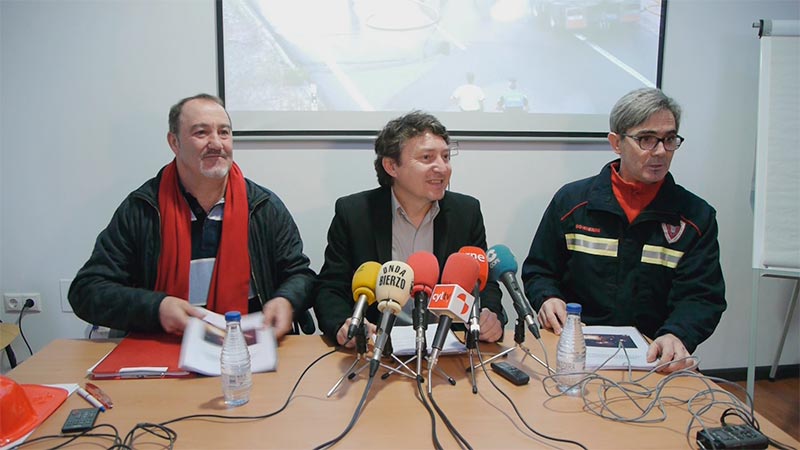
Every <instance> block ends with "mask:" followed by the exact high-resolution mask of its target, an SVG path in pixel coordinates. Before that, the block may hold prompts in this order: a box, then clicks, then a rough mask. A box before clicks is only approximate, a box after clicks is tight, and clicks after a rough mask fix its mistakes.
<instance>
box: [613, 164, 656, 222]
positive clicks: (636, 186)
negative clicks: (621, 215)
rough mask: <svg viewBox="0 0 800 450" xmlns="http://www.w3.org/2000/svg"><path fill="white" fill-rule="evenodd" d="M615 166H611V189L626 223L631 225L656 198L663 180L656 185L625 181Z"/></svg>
mask: <svg viewBox="0 0 800 450" xmlns="http://www.w3.org/2000/svg"><path fill="white" fill-rule="evenodd" d="M617 170H618V166H617V164H613V165H612V166H611V189H612V190H613V191H614V197H616V198H617V201H618V202H619V206H621V207H622V210H623V211H625V215H626V216H627V217H628V223H633V221H634V219H636V218H637V217H639V213H640V212H642V210H644V209H645V208H646V207H647V205H649V204H650V202H652V201H653V199H654V198H656V194H658V190H659V189H661V185H662V184H664V178H662V179H661V181H659V182H658V183H653V184H647V183H642V182H639V181H625V180H623V179H622V177H621V176H620V175H619V173H618V172H617Z"/></svg>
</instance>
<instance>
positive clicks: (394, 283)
mask: <svg viewBox="0 0 800 450" xmlns="http://www.w3.org/2000/svg"><path fill="white" fill-rule="evenodd" d="M413 285H414V270H413V269H411V267H410V266H409V265H408V264H406V263H404V262H402V261H389V262H386V263H384V264H383V265H382V266H381V269H380V271H379V272H378V281H377V285H376V286H375V296H376V297H377V299H378V311H380V312H381V321H380V325H379V326H378V332H377V335H376V337H375V348H374V350H373V355H372V361H370V366H369V376H370V377H373V376H375V373H376V372H377V371H378V366H379V365H380V361H381V355H382V354H383V351H384V348H385V347H386V342H387V341H388V340H389V336H390V335H391V333H392V327H393V326H394V321H395V319H396V318H397V314H399V313H400V310H402V309H403V306H405V304H406V303H407V302H408V299H409V297H410V296H411V288H412V287H413Z"/></svg>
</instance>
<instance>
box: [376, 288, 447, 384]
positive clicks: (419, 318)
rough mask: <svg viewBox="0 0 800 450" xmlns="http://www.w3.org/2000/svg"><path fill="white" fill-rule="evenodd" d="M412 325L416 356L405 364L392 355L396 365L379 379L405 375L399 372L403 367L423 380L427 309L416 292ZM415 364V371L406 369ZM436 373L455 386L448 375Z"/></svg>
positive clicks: (443, 372) (420, 295) (426, 344)
mask: <svg viewBox="0 0 800 450" xmlns="http://www.w3.org/2000/svg"><path fill="white" fill-rule="evenodd" d="M413 325H414V331H415V332H416V350H417V353H416V355H414V356H412V357H411V358H409V359H407V360H406V361H405V362H403V361H400V360H399V359H398V358H397V357H396V356H394V355H392V358H394V359H395V360H397V362H398V365H397V366H396V367H394V368H388V370H389V371H388V372H386V373H384V374H383V375H381V379H383V380H385V379H387V378H389V376H391V375H392V373H394V372H398V373H400V374H401V375H407V374H406V373H404V372H402V371H400V368H401V367H404V368H405V369H406V370H408V371H409V372H410V373H412V374H413V375H414V378H417V377H419V378H420V380H421V381H424V380H425V379H424V378H422V373H423V372H422V370H423V369H422V361H423V360H425V361H426V362H427V361H428V343H427V336H426V334H425V332H426V330H427V329H428V309H427V308H426V307H425V299H424V298H423V292H417V293H416V294H415V295H414V315H413ZM415 360H416V362H417V364H416V368H417V371H416V372H414V371H413V370H411V369H410V368H409V367H408V364H411V362H413V361H415ZM436 371H437V373H439V374H440V375H441V376H442V377H444V378H445V379H446V380H447V381H448V382H449V383H450V384H452V385H453V386H455V384H456V380H455V379H454V378H453V377H451V376H450V375H448V374H447V373H446V372H445V371H444V370H442V369H441V368H439V367H436Z"/></svg>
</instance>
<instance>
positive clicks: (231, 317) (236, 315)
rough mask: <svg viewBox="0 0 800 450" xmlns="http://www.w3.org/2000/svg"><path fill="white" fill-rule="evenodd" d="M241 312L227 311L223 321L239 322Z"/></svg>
mask: <svg viewBox="0 0 800 450" xmlns="http://www.w3.org/2000/svg"><path fill="white" fill-rule="evenodd" d="M241 321H242V313H240V312H239V311H228V312H226V313H225V322H241Z"/></svg>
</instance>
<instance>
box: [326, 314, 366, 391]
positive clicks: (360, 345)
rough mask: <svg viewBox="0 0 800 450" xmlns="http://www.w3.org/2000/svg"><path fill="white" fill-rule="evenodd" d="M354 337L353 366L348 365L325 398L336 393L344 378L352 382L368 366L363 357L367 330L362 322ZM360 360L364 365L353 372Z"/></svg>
mask: <svg viewBox="0 0 800 450" xmlns="http://www.w3.org/2000/svg"><path fill="white" fill-rule="evenodd" d="M354 337H355V338H356V359H355V361H353V364H350V367H348V368H347V370H346V371H345V372H344V375H342V377H341V378H339V381H337V382H336V384H334V385H333V387H332V388H331V390H330V391H328V394H327V395H326V397H330V396H331V395H333V393H334V392H336V391H337V390H338V389H339V387H340V386H341V385H342V383H343V382H344V379H345V378H347V379H348V380H352V379H353V378H355V377H356V375H358V374H359V373H360V372H361V371H362V370H364V369H365V368H367V367H368V366H369V361H367V358H366V357H364V355H365V354H366V353H367V328H366V327H365V326H364V321H363V320H362V321H361V323H360V324H359V325H358V327H357V328H356V333H355V336H354ZM362 360H363V361H364V364H362V365H361V367H359V368H358V369H356V370H354V369H355V367H356V365H357V364H358V362H359V361H362Z"/></svg>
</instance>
